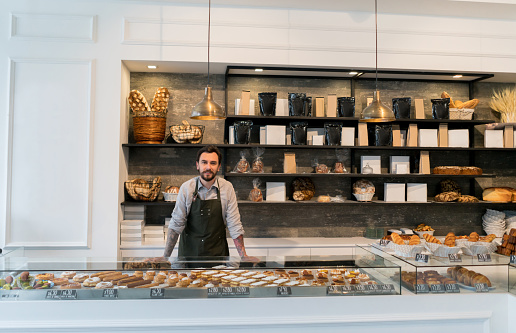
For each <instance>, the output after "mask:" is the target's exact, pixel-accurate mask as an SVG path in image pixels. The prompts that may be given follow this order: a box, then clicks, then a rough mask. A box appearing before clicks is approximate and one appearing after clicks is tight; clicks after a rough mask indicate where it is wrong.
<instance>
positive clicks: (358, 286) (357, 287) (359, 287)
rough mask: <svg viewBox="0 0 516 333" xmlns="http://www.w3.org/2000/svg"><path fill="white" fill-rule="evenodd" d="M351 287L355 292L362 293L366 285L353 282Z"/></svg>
mask: <svg viewBox="0 0 516 333" xmlns="http://www.w3.org/2000/svg"><path fill="white" fill-rule="evenodd" d="M352 287H353V289H355V292H357V293H363V292H364V291H366V286H364V285H361V284H354V285H352Z"/></svg>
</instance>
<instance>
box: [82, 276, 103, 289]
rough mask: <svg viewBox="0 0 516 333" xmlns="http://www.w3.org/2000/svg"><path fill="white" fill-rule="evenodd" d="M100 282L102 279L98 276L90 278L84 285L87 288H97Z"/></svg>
mask: <svg viewBox="0 0 516 333" xmlns="http://www.w3.org/2000/svg"><path fill="white" fill-rule="evenodd" d="M99 282H100V278H99V277H98V276H95V277H90V278H88V279H86V280H84V281H83V282H82V285H83V286H85V287H95V286H96V285H97V283H99Z"/></svg>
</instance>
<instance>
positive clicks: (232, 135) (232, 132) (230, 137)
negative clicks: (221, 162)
mask: <svg viewBox="0 0 516 333" xmlns="http://www.w3.org/2000/svg"><path fill="white" fill-rule="evenodd" d="M228 143H229V144H230V145H234V144H235V126H229V128H228Z"/></svg>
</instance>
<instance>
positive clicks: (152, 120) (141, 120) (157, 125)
mask: <svg viewBox="0 0 516 333" xmlns="http://www.w3.org/2000/svg"><path fill="white" fill-rule="evenodd" d="M166 125H167V118H164V117H133V131H134V139H135V140H136V143H146V144H153V143H154V144H159V143H162V142H163V139H165V130H166V127H167V126H166Z"/></svg>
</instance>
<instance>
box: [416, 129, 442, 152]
mask: <svg viewBox="0 0 516 333" xmlns="http://www.w3.org/2000/svg"><path fill="white" fill-rule="evenodd" d="M418 146H419V147H439V141H438V140H437V129H428V128H422V129H420V130H419V140H418Z"/></svg>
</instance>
